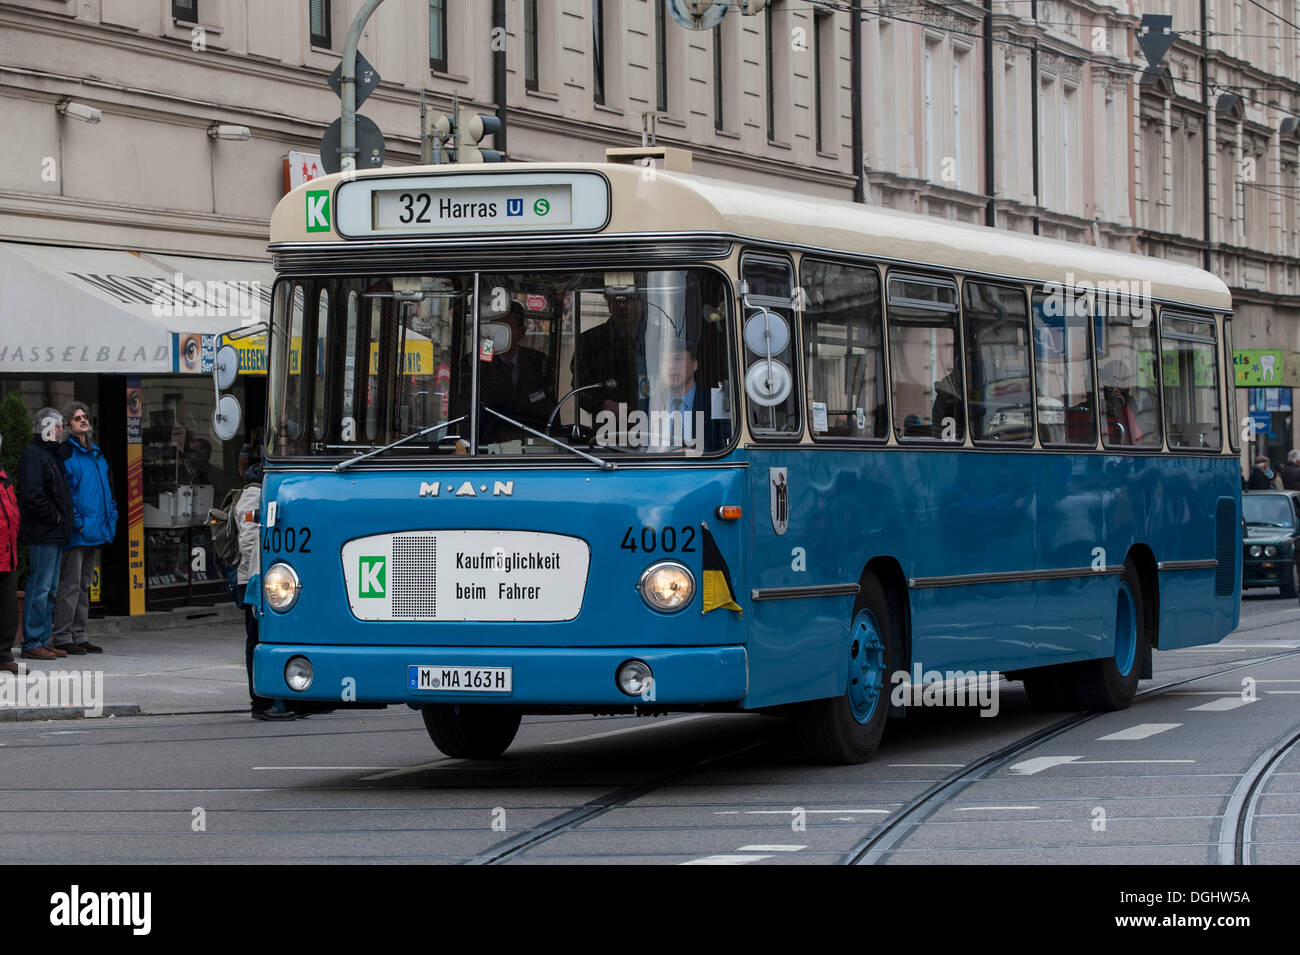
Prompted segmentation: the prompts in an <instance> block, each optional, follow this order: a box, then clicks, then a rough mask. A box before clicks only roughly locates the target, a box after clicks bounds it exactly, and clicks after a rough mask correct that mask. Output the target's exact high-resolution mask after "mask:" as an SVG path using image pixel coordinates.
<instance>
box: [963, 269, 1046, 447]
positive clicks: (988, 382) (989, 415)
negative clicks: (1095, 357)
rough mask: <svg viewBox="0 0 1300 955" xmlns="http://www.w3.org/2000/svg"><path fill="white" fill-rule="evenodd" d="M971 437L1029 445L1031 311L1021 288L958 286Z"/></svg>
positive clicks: (1031, 421)
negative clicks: (963, 326) (963, 334)
mask: <svg viewBox="0 0 1300 955" xmlns="http://www.w3.org/2000/svg"><path fill="white" fill-rule="evenodd" d="M962 311H963V314H964V316H965V319H966V373H967V374H968V375H969V376H970V381H969V384H968V386H967V396H968V402H969V403H968V409H969V413H970V429H971V439H972V440H974V441H996V442H998V443H999V444H1020V445H1025V444H1032V443H1033V440H1034V432H1033V426H1034V410H1033V397H1032V395H1031V386H1030V376H1029V311H1028V308H1027V307H1026V304H1025V293H1024V290H1023V289H1020V288H1017V287H1015V286H1010V285H985V284H983V283H979V282H974V281H971V280H970V279H967V280H966V282H965V283H964V284H963V285H962Z"/></svg>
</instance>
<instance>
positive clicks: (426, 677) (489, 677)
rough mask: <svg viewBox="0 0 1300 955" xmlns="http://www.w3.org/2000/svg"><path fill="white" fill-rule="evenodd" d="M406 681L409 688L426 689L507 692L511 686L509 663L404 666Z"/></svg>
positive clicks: (448, 691) (457, 691)
mask: <svg viewBox="0 0 1300 955" xmlns="http://www.w3.org/2000/svg"><path fill="white" fill-rule="evenodd" d="M406 683H407V686H408V687H410V688H411V689H412V690H416V691H427V692H430V693H509V692H511V690H512V689H513V680H512V668H511V667H438V666H434V667H422V666H408V667H407V668H406Z"/></svg>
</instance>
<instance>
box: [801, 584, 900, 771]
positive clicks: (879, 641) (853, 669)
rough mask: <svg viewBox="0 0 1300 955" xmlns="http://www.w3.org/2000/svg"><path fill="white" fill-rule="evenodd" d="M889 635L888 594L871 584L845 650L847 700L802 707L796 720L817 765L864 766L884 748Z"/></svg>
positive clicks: (866, 587)
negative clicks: (880, 747) (877, 750)
mask: <svg viewBox="0 0 1300 955" xmlns="http://www.w3.org/2000/svg"><path fill="white" fill-rule="evenodd" d="M891 632H892V631H891V630H890V619H889V603H888V601H886V599H885V593H884V591H883V590H882V589H881V587H880V584H879V583H878V582H877V581H875V580H868V581H867V582H866V583H865V584H864V585H863V588H862V593H861V595H860V596H859V598H858V605H857V608H856V609H855V610H854V613H853V621H852V623H851V625H850V627H849V639H848V641H847V642H846V643H845V645H844V651H843V661H844V665H845V667H846V668H847V670H848V676H847V683H846V686H845V693H844V695H843V696H839V697H834V698H832V699H829V700H814V701H812V702H811V703H804V704H802V706H801V711H800V713H799V715H798V716H797V718H796V724H795V725H796V727H797V732H798V734H799V739H800V742H801V743H802V744H803V748H804V749H805V751H807V753H808V754H809V755H810V756H812V757H813V758H814V759H816V760H817V761H819V762H823V763H834V764H841V765H843V764H849V763H865V762H866V761H867V760H869V759H870V758H871V757H872V755H873V754H874V753H875V751H876V747H877V746H879V745H880V738H881V736H882V735H884V732H885V721H886V720H887V719H888V718H889V690H888V674H889V669H890V666H891V665H892V659H893V655H892V653H891V650H890V634H891Z"/></svg>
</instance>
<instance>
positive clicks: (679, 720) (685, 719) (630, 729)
mask: <svg viewBox="0 0 1300 955" xmlns="http://www.w3.org/2000/svg"><path fill="white" fill-rule="evenodd" d="M711 715H712V714H710V713H700V714H699V715H697V716H679V717H676V718H675V719H671V720H660V721H659V722H657V723H646V724H645V725H643V726H626V727H624V728H623V729H621V730H608V731H607V732H604V733H592V734H591V735H590V736H576V737H574V738H573V739H553V740H548V741H547V743H546V745H547V746H565V745H567V744H569V743H585V742H587V741H588V740H592V739H604V738H605V737H607V736H620V735H622V734H623V733H636V732H639V731H640V730H648V729H655V728H657V727H661V726H680V725H681V724H683V723H689V722H691V721H692V720H702V719H707V718H708V717H709V716H711Z"/></svg>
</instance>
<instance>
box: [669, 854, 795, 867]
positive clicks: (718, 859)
mask: <svg viewBox="0 0 1300 955" xmlns="http://www.w3.org/2000/svg"><path fill="white" fill-rule="evenodd" d="M770 858H772V857H771V856H770V855H761V856H760V855H723V856H705V857H704V858H703V859H692V860H691V861H690V862H679V863H677V864H678V865H746V864H747V863H750V862H757V861H758V860H759V859H770Z"/></svg>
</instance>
